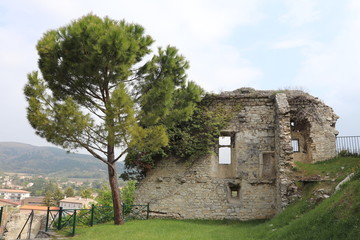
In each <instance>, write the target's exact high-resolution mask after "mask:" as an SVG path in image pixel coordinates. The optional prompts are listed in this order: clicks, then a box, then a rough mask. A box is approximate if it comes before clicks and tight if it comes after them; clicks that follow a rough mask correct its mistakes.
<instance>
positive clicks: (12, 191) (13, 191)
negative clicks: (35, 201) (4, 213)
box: [0, 189, 30, 193]
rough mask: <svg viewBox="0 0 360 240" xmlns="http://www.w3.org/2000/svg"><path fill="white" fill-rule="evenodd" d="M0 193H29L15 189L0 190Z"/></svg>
mask: <svg viewBox="0 0 360 240" xmlns="http://www.w3.org/2000/svg"><path fill="white" fill-rule="evenodd" d="M0 192H8V193H30V192H29V191H25V190H16V189H0Z"/></svg>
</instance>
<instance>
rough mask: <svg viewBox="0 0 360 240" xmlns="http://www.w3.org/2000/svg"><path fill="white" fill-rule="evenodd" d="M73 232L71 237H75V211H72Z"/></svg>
mask: <svg viewBox="0 0 360 240" xmlns="http://www.w3.org/2000/svg"><path fill="white" fill-rule="evenodd" d="M73 220H74V222H73V230H72V235H73V236H75V228H76V209H75V211H74V216H73Z"/></svg>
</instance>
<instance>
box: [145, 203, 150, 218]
mask: <svg viewBox="0 0 360 240" xmlns="http://www.w3.org/2000/svg"><path fill="white" fill-rule="evenodd" d="M149 214H150V203H148V204H147V206H146V219H149Z"/></svg>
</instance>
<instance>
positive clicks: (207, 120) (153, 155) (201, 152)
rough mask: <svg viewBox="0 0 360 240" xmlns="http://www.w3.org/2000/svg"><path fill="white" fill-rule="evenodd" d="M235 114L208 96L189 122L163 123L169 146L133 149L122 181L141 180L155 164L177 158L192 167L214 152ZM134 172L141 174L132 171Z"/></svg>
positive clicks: (194, 111) (127, 159) (199, 104)
mask: <svg viewBox="0 0 360 240" xmlns="http://www.w3.org/2000/svg"><path fill="white" fill-rule="evenodd" d="M237 108H239V106H237ZM237 110H238V109H237ZM233 112H235V111H233V109H232V108H230V109H229V108H226V107H225V106H222V105H221V104H219V103H216V104H214V96H213V95H210V94H207V95H205V96H204V97H203V98H202V101H201V102H199V103H197V104H196V106H195V107H194V110H193V114H192V115H191V116H190V117H189V118H188V119H186V120H184V121H178V122H174V121H172V122H171V124H166V123H164V125H165V126H166V129H167V134H168V137H169V144H168V145H167V146H164V147H162V148H161V149H160V150H159V151H157V152H154V151H149V152H141V151H137V150H136V149H135V151H131V149H130V151H129V153H128V155H127V157H126V159H125V167H126V170H125V173H124V174H122V175H121V177H122V178H123V179H124V180H127V179H129V178H134V176H136V177H138V178H142V177H143V174H144V173H145V172H146V171H147V170H149V169H151V168H153V167H154V165H155V164H156V162H157V161H158V160H161V159H163V158H168V157H175V158H177V159H178V160H182V161H186V162H187V163H189V164H191V163H192V162H193V161H195V160H197V159H199V158H201V157H203V156H206V155H207V154H209V153H211V151H212V150H213V148H214V146H215V144H216V142H217V141H218V137H219V135H220V130H221V129H223V128H224V127H225V126H226V125H227V124H228V123H229V121H230V120H231V118H232V117H233ZM174 123H175V124H174ZM134 168H136V169H137V170H138V171H133V169H134ZM139 173H140V174H139Z"/></svg>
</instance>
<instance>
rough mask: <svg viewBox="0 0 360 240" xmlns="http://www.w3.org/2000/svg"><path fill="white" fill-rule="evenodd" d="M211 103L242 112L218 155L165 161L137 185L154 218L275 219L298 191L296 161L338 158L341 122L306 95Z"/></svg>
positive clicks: (237, 94) (247, 96)
mask: <svg viewBox="0 0 360 240" xmlns="http://www.w3.org/2000/svg"><path fill="white" fill-rule="evenodd" d="M213 105H214V107H216V106H217V105H221V106H222V107H225V108H228V109H239V110H238V112H234V113H233V118H232V120H231V122H230V123H229V124H228V126H227V127H226V129H223V130H222V132H221V135H222V136H220V138H219V144H218V145H217V146H216V147H215V149H214V152H213V154H211V155H209V156H207V157H204V158H202V159H199V160H198V161H196V162H194V163H193V164H192V165H191V166H189V164H188V163H186V162H183V161H178V160H177V159H165V160H163V161H161V162H159V163H158V164H157V166H156V167H155V168H154V169H153V170H151V171H150V172H148V174H147V176H146V178H145V179H144V180H143V181H142V182H141V183H140V184H139V187H138V189H137V191H136V203H137V204H147V203H150V206H151V210H152V216H158V217H171V218H186V219H238V220H249V219H266V218H271V217H273V216H274V215H275V214H276V213H278V212H279V211H281V210H282V209H283V208H284V207H285V206H286V205H288V204H289V203H290V202H291V200H292V198H293V196H294V193H295V192H296V186H295V185H294V183H293V181H292V179H291V178H290V177H289V174H288V173H289V172H290V171H291V166H292V163H293V162H294V161H303V162H315V161H323V160H326V159H329V158H331V157H334V156H335V155H336V152H335V140H336V135H337V131H336V129H335V123H336V120H337V118H338V117H337V116H336V114H335V113H334V112H333V110H332V109H331V108H330V107H328V106H326V105H325V104H324V103H323V102H321V101H320V100H318V99H317V98H315V97H312V96H310V95H309V94H307V93H304V92H302V91H294V90H287V91H256V90H253V89H249V88H242V89H238V90H235V91H233V92H225V93H222V94H220V95H217V96H215V97H214V104H213ZM234 106H235V108H234Z"/></svg>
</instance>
